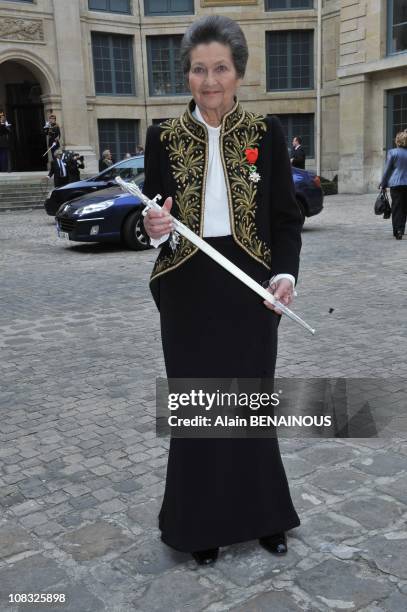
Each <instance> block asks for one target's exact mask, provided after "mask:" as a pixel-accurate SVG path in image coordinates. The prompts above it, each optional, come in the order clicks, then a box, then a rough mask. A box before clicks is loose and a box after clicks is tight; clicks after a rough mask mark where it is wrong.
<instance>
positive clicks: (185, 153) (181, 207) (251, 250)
mask: <svg viewBox="0 0 407 612" xmlns="http://www.w3.org/2000/svg"><path fill="white" fill-rule="evenodd" d="M193 107H194V102H193V101H191V102H190V104H189V105H188V108H187V110H186V111H185V113H184V114H183V115H182V116H181V117H180V118H178V119H168V120H167V121H165V122H163V123H162V124H161V130H162V131H161V135H160V138H161V141H162V142H163V143H164V146H165V148H166V150H167V153H168V156H169V160H170V165H171V172H172V175H173V178H174V180H175V183H176V191H175V194H174V203H173V204H174V207H173V211H174V213H175V216H176V217H177V218H178V219H179V220H180V221H182V223H184V224H185V225H187V226H188V227H189V228H190V229H192V231H194V232H195V233H196V234H198V235H200V236H201V237H202V233H203V216H204V199H205V189H206V178H207V167H208V154H207V153H208V134H207V129H206V127H205V126H204V125H203V124H202V123H200V122H199V121H197V120H196V119H195V118H194V117H193V115H192V109H193ZM265 130H266V124H265V122H264V120H262V117H261V116H260V115H255V114H253V113H249V112H247V111H244V110H243V108H242V107H241V106H240V104H239V103H238V102H237V101H236V103H235V105H234V107H233V108H232V109H231V111H229V113H227V114H226V115H225V116H224V117H223V119H222V127H221V136H220V138H221V142H220V144H221V146H220V151H221V158H222V164H223V168H224V173H225V179H226V187H227V192H228V204H229V214H230V221H231V228H232V234H233V237H234V239H235V241H236V242H237V243H238V244H239V245H240V246H241V247H242V248H243V249H244V250H245V251H246V252H247V253H248V254H249V255H250V256H252V257H253V258H254V259H256V260H257V261H259V262H260V263H262V264H263V265H264V266H265V267H266V268H269V267H270V264H271V253H270V249H269V247H268V246H267V244H266V243H265V242H264V241H262V240H261V239H260V238H259V237H258V236H257V229H256V223H255V212H256V193H257V185H256V183H253V182H252V181H250V180H249V170H248V164H247V162H246V156H245V149H246V148H253V147H258V146H259V142H260V140H261V138H262V136H263V133H264V132H265ZM197 250H198V248H197V247H195V246H194V245H193V244H192V243H190V242H189V241H188V240H186V239H185V238H184V237H183V236H180V240H179V243H178V245H177V247H176V249H175V251H172V250H171V249H170V248H169V247H168V245H165V246H163V248H162V250H161V252H160V254H159V256H158V258H157V260H156V263H155V265H154V268H153V272H152V274H151V280H153V279H154V278H156V277H157V276H159V275H161V274H164V273H165V272H168V271H169V270H172V269H174V268H177V267H178V266H179V265H181V264H182V263H184V262H185V261H186V260H187V259H189V258H190V257H192V255H194V254H195V253H196V252H197Z"/></svg>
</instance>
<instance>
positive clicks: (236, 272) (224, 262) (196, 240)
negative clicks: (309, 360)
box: [116, 176, 315, 334]
mask: <svg viewBox="0 0 407 612" xmlns="http://www.w3.org/2000/svg"><path fill="white" fill-rule="evenodd" d="M116 183H117V184H118V185H119V186H120V188H121V189H122V190H123V191H127V193H131V194H132V195H134V196H137V197H138V198H140V200H141V201H142V202H143V204H145V206H146V207H145V209H144V210H143V215H146V214H147V212H148V211H149V210H150V209H153V210H161V206H160V205H159V204H158V200H161V195H159V194H157V195H156V196H154V198H153V199H152V200H150V198H148V197H147V196H146V195H144V193H143V192H142V191H141V189H140V187H139V186H138V185H136V184H135V183H131V182H130V183H126V182H125V181H124V180H123V179H122V178H121V177H120V176H117V177H116ZM170 217H171V220H172V222H173V224H174V228H175V229H174V231H175V232H177V233H178V234H181V236H184V238H186V239H187V240H189V241H190V242H192V244H194V245H195V246H196V247H198V249H200V250H201V251H203V252H204V253H206V254H207V255H209V257H211V258H212V259H213V260H214V261H216V263H218V264H219V265H220V266H222V267H223V268H225V270H227V271H228V272H230V273H231V274H233V276H235V277H236V278H238V279H239V280H240V281H241V282H242V283H244V284H245V285H247V287H249V288H250V289H252V290H253V291H255V293H257V294H258V295H259V296H260V297H262V298H263V299H264V300H266V301H267V302H270V304H273V306H275V307H276V308H278V309H279V310H281V312H283V313H284V314H285V315H287V317H289V318H290V319H292V320H293V321H295V322H296V323H298V324H299V325H301V326H302V327H304V328H305V329H306V330H307V331H309V332H310V333H311V334H315V329H313V328H312V327H311V326H310V325H308V323H306V322H305V321H304V320H303V319H301V317H299V316H298V315H296V314H295V312H293V311H292V310H290V309H289V308H287V306H285V305H284V304H283V303H282V302H280V301H279V300H276V298H275V297H274V296H273V294H272V293H270V291H267V289H265V288H264V287H262V286H261V285H260V284H259V283H258V282H257V281H255V280H254V279H253V278H251V277H250V276H249V275H248V274H246V272H244V271H243V270H241V269H240V268H239V267H238V266H236V265H235V264H234V263H232V262H231V261H230V260H229V259H228V258H227V257H225V256H224V255H222V253H219V251H217V250H216V249H214V248H213V246H211V245H210V244H209V243H208V242H206V241H205V240H203V239H202V238H201V237H200V236H198V235H197V234H195V233H194V232H193V231H191V230H190V229H189V227H187V226H186V225H184V224H183V223H181V221H178V219H176V218H175V217H173V216H172V215H170Z"/></svg>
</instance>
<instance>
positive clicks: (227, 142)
mask: <svg viewBox="0 0 407 612" xmlns="http://www.w3.org/2000/svg"><path fill="white" fill-rule="evenodd" d="M266 129H267V127H266V124H265V122H264V121H263V120H262V117H261V116H259V115H255V114H254V113H250V112H247V111H246V112H245V113H244V118H243V120H242V121H241V123H240V125H239V127H237V128H236V129H234V130H231V131H229V133H228V134H227V135H226V136H225V137H224V139H223V147H221V157H222V163H223V166H224V170H225V176H226V177H227V178H228V181H227V183H229V188H228V191H229V194H228V195H229V198H228V199H229V204H230V202H231V203H232V206H230V212H231V227H232V233H233V237H234V239H235V240H236V242H237V243H238V244H240V246H241V247H242V248H243V249H244V250H245V251H246V252H247V253H248V254H249V255H251V256H252V257H254V259H256V260H257V261H259V262H260V263H262V264H263V265H264V266H265V267H266V268H269V267H270V266H271V251H270V248H269V247H268V246H267V244H266V243H265V242H264V241H263V240H261V239H260V238H259V237H258V235H257V226H256V194H257V183H254V182H253V181H251V180H250V179H249V165H248V163H247V161H246V154H245V151H246V149H248V148H258V146H259V141H260V139H261V138H262V136H263V133H264V132H265V131H266Z"/></svg>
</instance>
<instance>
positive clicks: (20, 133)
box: [0, 60, 47, 172]
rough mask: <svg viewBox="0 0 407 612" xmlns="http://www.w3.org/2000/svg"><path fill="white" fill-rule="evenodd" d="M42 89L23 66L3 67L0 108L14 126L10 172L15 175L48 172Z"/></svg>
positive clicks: (9, 64) (0, 71)
mask: <svg viewBox="0 0 407 612" xmlns="http://www.w3.org/2000/svg"><path fill="white" fill-rule="evenodd" d="M42 93H43V92H42V90H41V85H40V83H39V82H38V79H37V78H36V77H35V75H34V74H33V72H31V70H30V69H29V68H28V67H27V66H25V65H23V64H22V63H20V62H18V61H14V60H8V61H5V62H3V63H1V64H0V108H3V109H4V110H5V112H6V116H7V120H8V121H9V123H11V125H12V132H11V138H10V151H9V154H10V169H11V171H12V172H22V171H35V170H46V168H47V157H46V156H45V157H44V156H43V154H44V153H45V151H46V149H47V146H46V139H45V134H44V132H43V126H44V105H43V103H42V100H41V95H42Z"/></svg>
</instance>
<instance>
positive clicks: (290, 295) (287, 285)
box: [263, 278, 294, 314]
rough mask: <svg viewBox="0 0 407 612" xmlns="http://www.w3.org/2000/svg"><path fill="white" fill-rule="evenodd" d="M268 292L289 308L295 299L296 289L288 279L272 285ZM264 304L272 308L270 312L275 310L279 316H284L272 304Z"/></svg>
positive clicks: (282, 279)
mask: <svg viewBox="0 0 407 612" xmlns="http://www.w3.org/2000/svg"><path fill="white" fill-rule="evenodd" d="M267 291H269V292H270V293H272V294H273V295H274V297H275V298H276V300H278V301H279V302H281V303H282V304H284V306H289V305H290V304H291V302H292V301H293V299H294V287H293V284H292V282H291V281H290V280H289V279H288V278H281V279H280V280H279V281H277V283H272V284H271V285H270V287H269V288H268V289H267ZM263 304H264V305H265V306H266V307H267V308H270V310H274V311H275V312H276V313H277V314H282V313H281V310H279V309H278V308H275V307H274V306H273V304H271V303H270V302H266V300H264V302H263Z"/></svg>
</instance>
